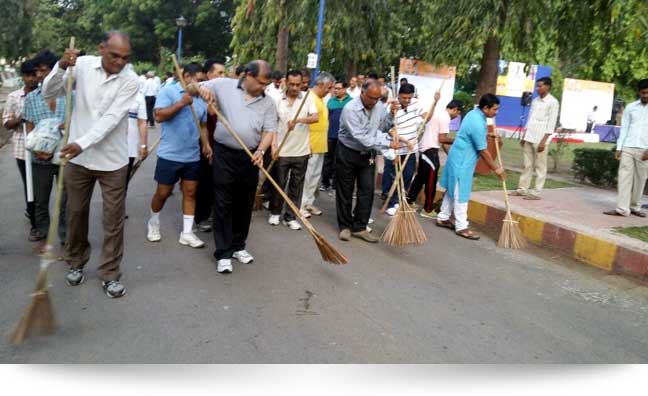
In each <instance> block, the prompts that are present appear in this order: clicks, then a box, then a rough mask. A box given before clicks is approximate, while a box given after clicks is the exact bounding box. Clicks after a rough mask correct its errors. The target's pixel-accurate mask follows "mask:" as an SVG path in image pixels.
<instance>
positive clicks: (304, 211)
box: [300, 209, 311, 219]
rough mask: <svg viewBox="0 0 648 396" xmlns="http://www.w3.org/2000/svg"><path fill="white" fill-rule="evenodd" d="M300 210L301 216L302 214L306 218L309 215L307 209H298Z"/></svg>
mask: <svg viewBox="0 0 648 396" xmlns="http://www.w3.org/2000/svg"><path fill="white" fill-rule="evenodd" d="M300 212H301V214H302V216H304V217H305V218H307V219H308V218H310V217H311V213H310V212H309V211H307V210H306V209H302V210H300Z"/></svg>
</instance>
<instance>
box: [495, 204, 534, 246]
mask: <svg viewBox="0 0 648 396" xmlns="http://www.w3.org/2000/svg"><path fill="white" fill-rule="evenodd" d="M526 245H527V243H526V239H525V238H524V235H523V234H522V230H520V223H519V222H517V221H515V220H513V216H511V213H510V212H509V213H508V214H507V215H506V218H505V219H504V222H503V224H502V232H501V233H500V237H499V239H498V241H497V246H499V247H501V248H505V249H524V248H525V247H526Z"/></svg>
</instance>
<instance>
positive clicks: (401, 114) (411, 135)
mask: <svg viewBox="0 0 648 396" xmlns="http://www.w3.org/2000/svg"><path fill="white" fill-rule="evenodd" d="M390 92H391V91H390ZM387 111H389V108H388V110H387ZM422 114H423V109H422V108H421V107H420V106H419V103H418V101H415V100H413V101H412V102H411V103H410V105H409V106H407V109H405V110H403V109H399V110H398V111H397V112H396V117H394V123H395V124H396V127H397V128H398V134H399V136H403V137H405V138H406V139H407V140H409V141H412V142H414V143H415V144H414V149H413V150H412V152H413V153H415V152H417V151H418V145H417V144H416V137H417V136H416V132H417V131H418V126H419V124H420V123H421V122H422V121H423V117H422ZM388 139H389V140H392V139H391V136H389V137H388ZM400 154H401V155H403V154H407V145H406V144H404V143H402V144H401V150H400Z"/></svg>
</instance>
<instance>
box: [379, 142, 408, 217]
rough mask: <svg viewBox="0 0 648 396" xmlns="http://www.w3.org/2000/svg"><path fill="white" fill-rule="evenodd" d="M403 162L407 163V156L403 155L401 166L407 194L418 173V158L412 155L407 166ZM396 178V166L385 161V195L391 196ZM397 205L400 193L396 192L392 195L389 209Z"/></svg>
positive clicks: (392, 162)
mask: <svg viewBox="0 0 648 396" xmlns="http://www.w3.org/2000/svg"><path fill="white" fill-rule="evenodd" d="M403 161H405V155H401V166H403V167H404V169H403V183H404V185H405V192H406V193H407V190H408V189H409V186H410V184H411V183H412V178H413V177H414V172H415V171H416V156H415V155H414V154H412V155H410V158H409V160H407V164H405V163H404V162H403ZM395 177H396V168H395V166H394V161H389V160H385V170H384V171H383V179H382V191H383V194H385V195H387V194H389V189H390V188H391V186H392V184H393V183H394V178H395ZM397 203H398V192H397V191H394V195H392V197H391V199H390V200H389V205H388V207H392V206H394V205H396V204H397Z"/></svg>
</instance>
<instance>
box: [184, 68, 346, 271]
mask: <svg viewBox="0 0 648 396" xmlns="http://www.w3.org/2000/svg"><path fill="white" fill-rule="evenodd" d="M173 63H174V65H175V68H176V73H178V74H180V73H179V71H180V67H179V66H178V62H177V61H176V59H175V57H173ZM180 82H181V83H182V85H183V86H185V84H184V80H183V79H182V77H181V76H180ZM207 105H208V106H209V109H210V110H211V111H212V112H213V113H215V114H216V116H217V117H218V122H220V123H222V124H223V126H224V127H225V129H226V130H227V132H228V133H229V134H230V135H231V136H232V137H233V138H234V140H236V142H237V143H238V144H239V145H240V146H241V148H242V149H243V150H244V151H245V153H246V154H247V155H248V156H249V157H250V159H253V158H254V154H252V153H251V152H250V150H249V149H248V148H247V146H246V145H245V143H244V142H243V140H241V138H240V137H239V135H238V134H237V133H236V132H235V131H234V129H233V128H232V126H231V125H230V123H229V121H227V119H226V118H225V116H224V115H223V113H221V112H220V110H218V108H217V107H216V106H215V105H214V103H207ZM260 168H261V172H263V174H264V175H265V177H266V178H267V179H268V181H269V182H270V184H272V186H273V187H274V188H275V189H276V190H277V192H278V193H279V194H280V195H281V197H282V198H283V199H284V200H285V201H286V204H287V205H288V206H289V207H290V209H291V210H292V211H293V212H294V213H295V216H297V217H298V218H299V219H300V220H301V222H302V223H303V224H304V227H306V230H307V231H308V232H309V233H310V234H311V236H312V237H313V239H314V240H315V244H316V245H317V248H318V249H319V251H320V254H321V255H322V259H323V260H324V261H326V262H329V263H332V264H346V263H348V262H349V260H348V259H347V258H346V257H345V256H344V255H343V254H342V253H340V252H338V251H337V250H336V249H335V247H333V245H331V244H330V243H329V242H328V241H327V240H326V239H324V237H323V236H322V235H321V234H320V233H318V232H317V230H315V227H313V225H312V224H311V223H310V221H308V220H307V219H306V218H305V217H304V215H302V213H301V211H300V210H299V208H298V207H297V206H296V205H295V204H294V202H293V201H292V200H291V199H290V198H289V197H288V195H286V193H285V192H284V190H283V188H281V187H280V186H279V184H277V182H276V181H275V180H274V179H273V178H272V176H270V174H269V173H268V171H267V170H266V169H265V168H263V167H260Z"/></svg>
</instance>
